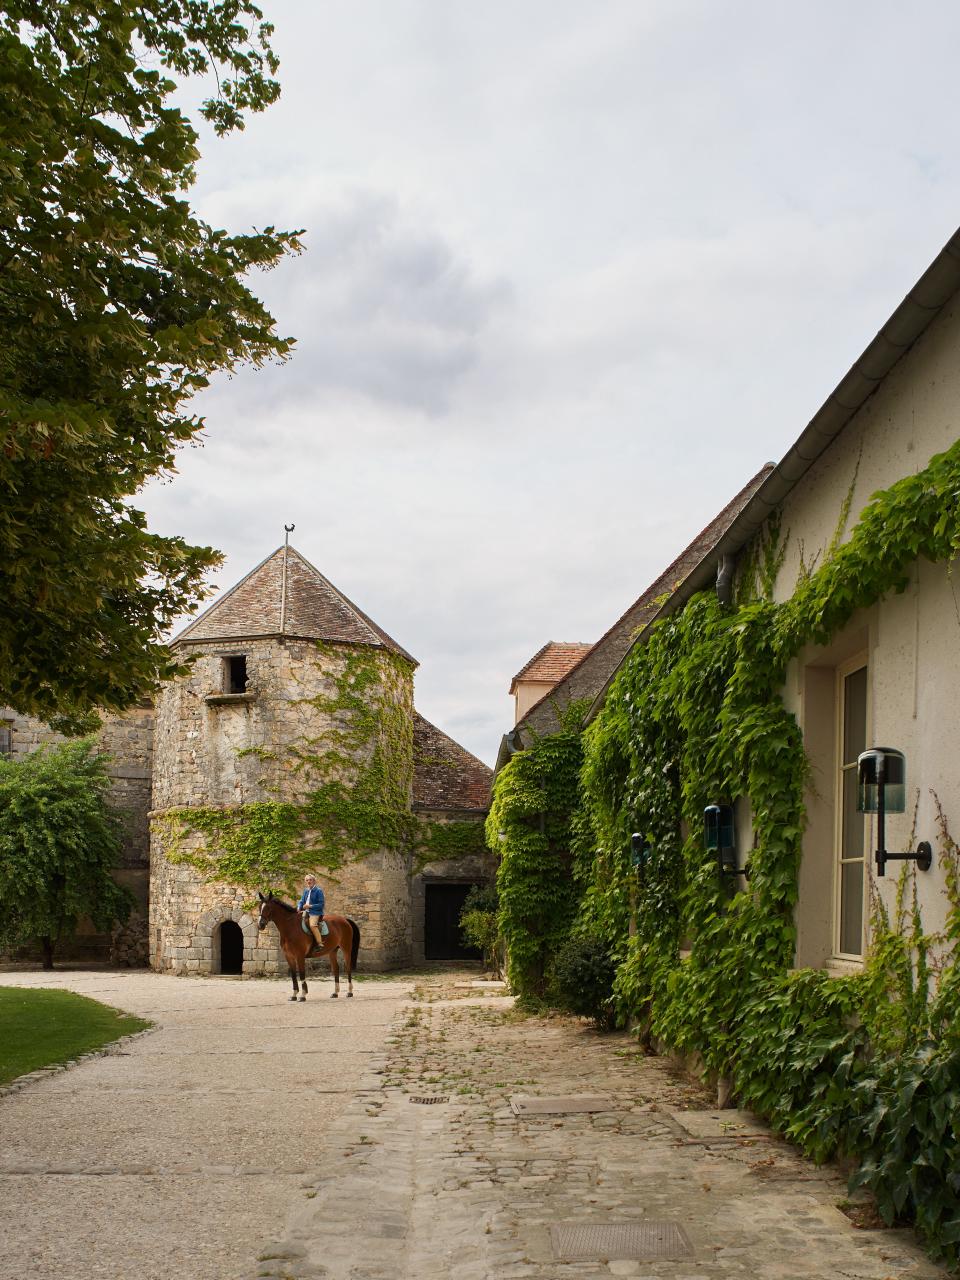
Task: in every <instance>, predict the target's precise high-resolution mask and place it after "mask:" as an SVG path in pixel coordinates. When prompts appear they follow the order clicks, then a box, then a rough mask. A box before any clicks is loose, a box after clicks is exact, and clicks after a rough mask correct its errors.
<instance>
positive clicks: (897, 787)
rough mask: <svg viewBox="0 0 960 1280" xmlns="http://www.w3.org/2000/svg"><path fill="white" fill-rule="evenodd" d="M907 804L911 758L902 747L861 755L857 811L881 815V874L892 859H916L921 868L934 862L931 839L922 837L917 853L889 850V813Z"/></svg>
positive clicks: (896, 860) (878, 862)
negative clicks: (901, 749) (904, 752)
mask: <svg viewBox="0 0 960 1280" xmlns="http://www.w3.org/2000/svg"><path fill="white" fill-rule="evenodd" d="M906 804H907V762H906V759H905V757H904V754H903V752H902V751H897V750H896V749H895V748H894V747H871V749H870V750H869V751H863V752H861V753H860V755H859V756H857V811H858V813H875V814H876V815H877V852H876V861H877V875H878V876H882V875H883V874H884V869H885V867H886V864H887V863H888V862H904V861H907V860H909V859H913V860H914V861H915V862H916V864H917V866H918V868H919V869H920V870H921V871H929V870H930V868H931V866H932V865H933V849H932V848H931V846H930V841H929V840H921V841H920V843H919V844H918V845H917V848H916V851H915V852H914V853H888V852H887V849H886V841H887V832H886V817H887V814H888V813H903V812H904V811H905V809H906Z"/></svg>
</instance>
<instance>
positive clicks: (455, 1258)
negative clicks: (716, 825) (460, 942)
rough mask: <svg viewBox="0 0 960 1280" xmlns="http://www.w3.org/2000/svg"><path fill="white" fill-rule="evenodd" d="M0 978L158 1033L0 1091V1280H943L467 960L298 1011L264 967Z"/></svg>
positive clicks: (678, 1095) (824, 1177)
mask: <svg viewBox="0 0 960 1280" xmlns="http://www.w3.org/2000/svg"><path fill="white" fill-rule="evenodd" d="M0 982H6V983H10V982H14V983H28V984H30V985H36V986H42V985H44V986H49V985H54V984H58V985H62V986H65V987H69V988H70V989H73V990H76V991H82V992H83V993H84V994H86V995H92V996H94V997H96V998H98V999H100V1000H103V1001H105V1002H107V1003H110V1004H113V1005H117V1006H119V1007H121V1008H124V1009H128V1010H130V1011H132V1012H135V1013H138V1014H140V1015H141V1016H144V1017H148V1018H150V1019H152V1020H153V1021H154V1022H155V1023H156V1024H157V1027H156V1030H154V1031H152V1032H148V1033H146V1034H144V1035H142V1036H139V1037H137V1038H135V1039H133V1040H129V1041H126V1042H123V1043H121V1045H120V1046H119V1049H118V1051H116V1052H108V1054H107V1056H104V1057H102V1058H98V1059H93V1060H90V1061H87V1062H84V1063H82V1064H80V1065H79V1066H77V1067H74V1068H71V1069H70V1070H68V1071H65V1072H62V1073H59V1074H57V1075H53V1076H50V1077H46V1078H43V1079H41V1080H40V1081H39V1082H35V1081H31V1082H29V1083H28V1084H27V1085H26V1086H25V1087H24V1088H22V1089H21V1090H20V1091H19V1092H17V1093H15V1094H12V1095H8V1096H6V1097H3V1098H0V1132H2V1133H3V1138H4V1142H3V1147H2V1149H0V1203H2V1206H3V1218H4V1228H5V1231H4V1247H3V1249H2V1250H0V1280H14V1278H16V1280H52V1278H53V1277H54V1276H56V1277H58V1278H59V1277H61V1276H63V1275H72V1276H74V1277H76V1278H77V1280H89V1278H91V1277H101V1276H104V1277H107V1276H109V1277H119V1278H121V1280H125V1278H126V1277H137V1278H138V1280H139V1278H141V1277H142V1278H143V1280H159V1278H160V1277H164V1280H166V1278H168V1277H170V1278H175V1280H221V1278H224V1280H254V1277H262V1278H267V1277H270V1278H272V1280H281V1278H283V1280H314V1278H318V1280H319V1278H320V1277H331V1278H332V1280H408V1278H409V1280H440V1278H441V1277H442V1278H443V1280H448V1278H449V1280H514V1278H520V1277H530V1278H531V1280H561V1278H562V1277H570V1278H571V1280H581V1278H583V1280H587V1278H591V1277H598V1276H599V1277H610V1276H637V1277H643V1278H647V1280H652V1278H654V1277H656V1278H657V1280H667V1278H671V1280H719V1278H721V1277H724V1278H728V1280H739V1277H747V1276H749V1277H760V1278H761V1280H801V1278H803V1280H808V1278H812V1277H826V1276H829V1277H839V1278H841V1280H887V1278H889V1280H894V1278H896V1280H928V1278H929V1280H932V1278H933V1277H942V1276H944V1275H946V1274H947V1273H946V1272H945V1271H943V1270H941V1269H940V1268H938V1267H936V1266H934V1265H933V1264H932V1263H930V1262H929V1261H928V1260H927V1259H926V1258H925V1257H924V1256H923V1254H922V1252H921V1251H920V1249H919V1248H918V1246H917V1244H916V1242H915V1240H914V1238H913V1235H912V1233H911V1232H909V1231H887V1230H858V1229H857V1228H856V1227H855V1226H854V1225H853V1223H852V1222H851V1221H850V1219H849V1218H848V1217H847V1216H846V1215H845V1214H844V1213H843V1212H841V1210H840V1208H839V1207H838V1205H839V1204H841V1203H842V1202H844V1200H845V1198H846V1197H845V1179H844V1178H843V1176H842V1174H841V1173H840V1172H839V1171H838V1170H835V1169H827V1170H822V1169H817V1168H815V1167H814V1166H812V1165H811V1164H810V1163H809V1162H807V1161H805V1160H803V1159H802V1158H800V1157H799V1156H798V1155H797V1154H796V1153H795V1152H794V1151H793V1150H792V1149H791V1148H790V1147H789V1146H788V1145H786V1144H784V1143H781V1142H779V1141H777V1140H776V1139H774V1138H772V1137H771V1135H770V1134H769V1133H768V1132H767V1131H766V1130H765V1129H764V1128H763V1126H762V1125H758V1124H756V1123H755V1122H754V1121H753V1119H752V1118H751V1117H749V1116H747V1115H743V1114H741V1113H738V1112H731V1111H717V1110H715V1109H713V1108H712V1106H711V1103H712V1101H713V1099H712V1098H711V1097H710V1096H709V1095H707V1094H706V1093H705V1092H704V1091H703V1090H701V1089H700V1088H699V1086H697V1085H696V1084H695V1083H693V1082H691V1081H690V1080H689V1079H688V1078H687V1077H685V1076H682V1075H680V1074H678V1073H676V1072H675V1071H673V1070H672V1069H671V1067H670V1065H669V1064H668V1063H667V1062H665V1061H664V1060H662V1059H655V1058H647V1057H644V1056H643V1055H641V1054H640V1053H638V1051H637V1047H636V1045H635V1043H634V1042H633V1041H632V1039H631V1038H630V1037H629V1036H627V1035H625V1034H622V1035H621V1034H616V1035H611V1036H601V1035H598V1034H597V1033H596V1032H594V1031H593V1030H592V1029H591V1028H590V1027H589V1026H588V1025H587V1024H586V1023H583V1022H580V1021H578V1020H576V1019H568V1018H560V1017H545V1018H539V1017H537V1018H525V1017H522V1016H521V1015H520V1014H519V1013H517V1012H516V1011H514V1010H513V1008H512V1002H511V1001H510V999H509V998H507V997H505V996H503V995H502V994H501V992H500V991H499V989H498V988H495V987H494V988H491V987H490V986H482V985H477V983H476V982H475V981H474V975H471V974H469V973H466V974H465V973H463V972H460V973H450V974H446V975H443V976H431V977H428V978H414V979H399V980H397V979H394V980H390V981H376V980H373V981H366V982H364V983H362V984H358V987H357V998H356V999H355V1000H352V1001H346V1000H344V999H341V1000H340V1001H337V1002H333V1001H330V1000H329V999H328V996H329V992H330V987H329V985H328V984H326V983H316V984H315V985H314V986H313V987H312V992H313V994H312V995H311V997H310V1002H308V1003H307V1004H306V1005H292V1004H288V1003H287V1002H286V995H287V992H286V989H285V988H284V986H283V984H280V983H276V982H271V981H242V982H241V981H230V980H224V979H186V978H169V977H160V976H158V975H154V974H143V973H139V974H121V973H110V972H99V973H96V972H86V973H83V972H75V973H59V974H56V975H53V976H51V975H49V974H29V975H25V974H9V973H8V974H3V975H0ZM305 1131H309V1135H310V1136H309V1138H305V1137H304V1133H305Z"/></svg>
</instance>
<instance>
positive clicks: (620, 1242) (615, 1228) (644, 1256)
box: [550, 1221, 693, 1262]
mask: <svg viewBox="0 0 960 1280" xmlns="http://www.w3.org/2000/svg"><path fill="white" fill-rule="evenodd" d="M550 1235H551V1238H552V1240H553V1251H554V1253H555V1254H556V1256H557V1257H558V1258H559V1259H560V1260H561V1261H563V1262H596V1261H598V1260H600V1259H604V1258H605V1259H608V1260H612V1259H620V1258H635V1259H638V1260H639V1261H640V1262H655V1261H657V1260H663V1259H669V1258H692V1257H693V1248H692V1246H691V1244H690V1239H689V1237H688V1236H687V1233H686V1232H685V1231H684V1229H683V1227H678V1226H677V1224H676V1223H675V1222H654V1221H649V1222H612V1223H604V1224H602V1225H600V1224H597V1225H592V1224H590V1223H583V1222H582V1223H577V1224H574V1225H572V1226H563V1227H551V1228H550Z"/></svg>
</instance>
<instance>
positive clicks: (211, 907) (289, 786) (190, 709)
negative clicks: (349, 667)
mask: <svg viewBox="0 0 960 1280" xmlns="http://www.w3.org/2000/svg"><path fill="white" fill-rule="evenodd" d="M189 648H190V650H191V651H192V652H193V653H195V654H196V655H197V656H196V660H195V662H194V665H193V667H192V670H191V671H190V673H189V674H188V675H186V676H184V677H181V678H180V679H178V680H176V681H173V682H171V683H170V684H169V685H167V686H166V687H165V688H164V689H163V690H162V692H161V694H160V697H159V699H158V705H157V731H156V744H155V745H156V753H155V767H154V806H155V807H154V812H153V818H154V821H153V830H152V837H151V840H152V844H151V903H150V955H151V963H152V964H153V965H154V967H155V968H157V969H161V970H168V971H173V972H182V973H186V972H196V973H208V972H211V970H212V969H213V967H214V965H215V963H216V948H215V945H214V940H213V935H214V933H215V930H216V927H217V925H218V924H219V923H220V914H221V913H223V912H227V913H229V915H228V916H223V918H231V919H236V920H237V922H238V923H240V925H241V927H242V928H243V929H244V936H245V939H246V944H245V951H244V964H243V970H244V973H272V972H275V971H276V970H277V969H278V968H279V967H281V966H282V967H283V968H284V969H285V967H286V966H285V962H283V961H282V958H281V956H280V951H279V943H278V937H277V933H276V930H275V929H273V928H268V929H267V930H265V931H264V933H262V934H259V935H257V931H256V921H255V920H254V928H253V932H252V933H251V934H249V935H248V934H247V928H248V925H247V923H246V920H247V919H248V918H251V917H250V916H248V913H247V911H246V910H245V909H244V903H245V902H246V903H250V904H251V905H252V899H253V898H254V897H255V893H254V891H252V890H240V889H237V888H236V887H234V886H230V885H223V884H216V883H211V882H208V881H206V880H205V879H204V877H203V875H202V874H201V872H200V871H199V870H197V869H195V868H194V867H192V866H190V865H187V864H182V863H180V864H176V865H174V864H172V863H170V861H169V860H168V858H167V856H166V851H165V843H164V842H165V841H166V840H169V836H168V835H167V834H165V824H164V821H163V818H164V814H165V813H166V812H167V811H168V810H169V809H177V808H183V807H204V808H205V807H209V806H224V807H233V806H237V805H243V804H247V803H250V802H253V801H258V800H282V801H287V802H293V803H298V802H301V801H305V800H307V798H308V797H309V795H310V793H311V791H313V790H315V789H316V787H317V786H318V785H319V784H320V783H321V782H323V781H327V780H328V779H320V778H318V777H317V776H316V772H315V767H314V766H312V765H311V764H310V763H309V761H307V762H306V763H305V762H303V761H298V760H297V758H296V756H295V755H291V754H290V752H289V751H288V748H290V747H296V745H297V744H303V746H304V748H305V750H306V751H308V752H309V750H310V749H311V748H312V747H313V746H314V744H316V743H317V741H318V739H322V737H323V735H324V734H325V733H326V732H328V731H329V730H331V729H337V728H338V727H339V728H342V727H343V725H344V719H343V716H344V713H343V712H342V711H333V712H327V711H321V710H320V709H318V708H317V707H315V706H313V705H311V704H310V702H309V701H308V700H309V699H311V698H313V697H315V696H317V695H318V694H323V695H325V696H332V695H333V694H334V693H335V684H334V679H333V676H334V674H335V673H340V672H342V671H343V669H344V665H345V663H346V661H347V660H348V658H349V656H350V654H351V653H352V652H356V650H355V649H354V648H353V646H348V645H338V646H323V647H321V648H318V646H317V645H316V644H314V643H313V642H311V641H305V640H295V639H289V638H286V639H284V640H282V641H281V640H280V639H260V640H252V641H243V640H230V641H226V642H223V643H218V642H213V641H204V642H202V643H198V644H191V645H190V646H189ZM364 652H368V653H371V654H373V655H374V656H375V658H376V660H377V661H378V662H379V664H380V670H381V684H380V690H379V691H378V696H379V693H381V692H382V694H383V696H384V697H385V698H387V699H388V700H389V701H390V702H391V703H392V704H393V705H394V706H396V707H398V708H399V709H400V710H402V712H403V713H404V716H405V717H406V719H407V720H409V723H410V726H411V727H410V737H411V743H412V722H413V710H412V696H413V695H412V678H411V677H410V676H409V675H402V676H398V674H397V671H396V667H395V665H394V663H393V662H392V660H391V659H390V657H389V656H388V655H386V654H381V653H380V651H378V650H376V649H370V650H364ZM241 654H242V655H243V656H244V657H245V658H246V667H247V680H248V684H247V690H246V692H245V693H243V694H236V695H229V694H228V693H226V692H225V690H224V687H223V678H224V660H225V659H226V658H228V657H230V656H231V655H241ZM322 745H323V744H322V742H321V743H320V749H321V750H322ZM374 745H375V744H374V743H373V742H371V743H369V744H367V745H366V746H365V747H364V748H363V750H364V751H365V752H368V753H369V752H370V751H372V750H373V747H374ZM407 791H408V794H409V780H408V785H407ZM191 839H193V840H194V841H195V842H196V843H197V845H198V847H199V843H200V838H199V837H191ZM407 858H408V855H407V853H406V851H405V850H386V849H383V850H379V851H376V852H374V853H371V854H369V855H367V856H365V857H363V858H361V859H359V860H357V861H353V862H351V861H349V858H348V861H347V864H346V865H345V866H343V867H341V868H338V869H336V870H334V871H332V872H330V873H328V872H326V871H325V869H324V868H323V867H322V866H320V865H318V866H316V868H315V871H316V874H317V876H318V877H319V879H320V881H321V883H322V884H323V887H324V890H325V892H326V893H327V895H328V910H330V911H331V912H338V913H342V914H345V915H350V916H353V917H354V918H355V919H356V920H357V922H358V924H359V925H360V929H361V938H362V950H361V956H360V962H361V964H363V965H364V967H366V968H368V969H382V968H387V967H391V966H394V965H398V964H402V963H404V962H406V961H407V960H408V959H409V955H410V913H409V879H408V877H407V874H406V872H407ZM273 887H274V886H269V885H264V886H263V889H264V891H266V890H267V889H268V888H273Z"/></svg>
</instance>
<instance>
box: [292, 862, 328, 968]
mask: <svg viewBox="0 0 960 1280" xmlns="http://www.w3.org/2000/svg"><path fill="white" fill-rule="evenodd" d="M303 883H304V884H305V885H306V886H307V887H306V888H305V889H304V891H303V893H301V895H300V901H299V902H298V903H297V910H298V911H301V912H303V913H304V914H305V915H306V917H307V924H309V926H310V932H311V933H312V934H313V936H314V937H315V938H316V940H317V946H318V947H320V948H321V950H322V949H323V938H322V937H321V936H320V921H321V920H322V919H323V906H324V902H323V890H322V889H321V888H320V886H319V885H318V884H317V877H316V876H314V875H311V874H308V875H305V876H304V877H303Z"/></svg>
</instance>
